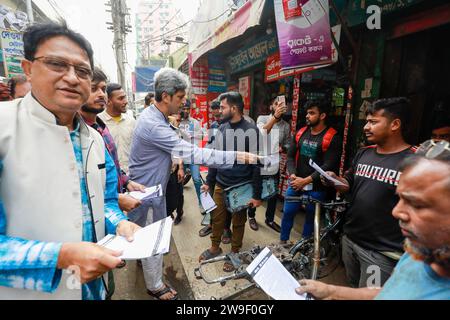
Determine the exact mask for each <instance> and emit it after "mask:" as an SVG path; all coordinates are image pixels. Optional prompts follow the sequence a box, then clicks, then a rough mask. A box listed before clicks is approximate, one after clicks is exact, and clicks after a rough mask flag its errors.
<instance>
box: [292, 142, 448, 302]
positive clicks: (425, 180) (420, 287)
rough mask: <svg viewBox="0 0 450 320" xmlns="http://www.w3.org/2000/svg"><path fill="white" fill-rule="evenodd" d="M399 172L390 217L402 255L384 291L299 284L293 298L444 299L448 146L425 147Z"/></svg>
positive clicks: (310, 283)
mask: <svg viewBox="0 0 450 320" xmlns="http://www.w3.org/2000/svg"><path fill="white" fill-rule="evenodd" d="M400 170H402V171H403V174H402V176H401V178H400V182H399V185H398V188H397V194H398V195H399V197H400V201H399V202H398V204H397V205H396V206H395V208H394V210H393V212H392V215H393V216H394V218H396V219H398V220H399V224H400V228H401V231H402V234H403V235H404V236H405V237H406V241H405V244H404V248H405V251H406V253H405V254H404V255H403V256H402V258H401V259H400V261H399V263H398V264H397V266H396V267H395V271H394V273H393V274H392V276H391V277H390V278H389V280H388V281H387V282H386V283H385V285H384V287H383V288H382V289H379V288H359V289H353V288H346V287H338V286H333V285H326V284H323V283H321V282H318V281H312V280H303V281H300V284H301V285H302V286H301V287H300V288H298V289H297V293H299V294H303V293H309V294H311V295H312V296H314V298H316V299H345V300H356V299H373V298H375V299H377V300H400V299H402V300H449V299H450V178H449V177H450V147H449V143H448V142H446V141H443V142H438V143H435V142H433V141H427V142H425V143H424V144H423V145H422V146H421V147H420V149H419V150H418V151H417V153H416V155H415V156H411V157H409V158H408V159H406V160H405V161H404V162H403V163H402V165H401V166H400Z"/></svg>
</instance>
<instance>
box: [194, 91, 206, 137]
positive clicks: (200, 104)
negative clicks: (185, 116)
mask: <svg viewBox="0 0 450 320" xmlns="http://www.w3.org/2000/svg"><path fill="white" fill-rule="evenodd" d="M191 117H192V118H194V119H196V120H198V121H199V122H200V125H201V127H202V128H203V130H204V132H206V130H207V129H208V96H207V95H206V94H196V95H195V96H193V98H192V105H191Z"/></svg>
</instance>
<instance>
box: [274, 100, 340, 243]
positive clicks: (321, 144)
mask: <svg viewBox="0 0 450 320" xmlns="http://www.w3.org/2000/svg"><path fill="white" fill-rule="evenodd" d="M329 110H330V104H329V102H327V101H323V100H322V101H320V100H316V101H314V100H310V101H308V102H307V103H306V104H305V111H306V127H303V128H302V129H300V130H299V131H298V132H297V134H296V135H295V136H294V137H293V139H291V140H292V141H291V144H290V147H289V150H288V153H287V172H288V174H289V187H288V189H287V191H286V196H302V195H306V196H311V197H313V198H314V199H317V200H321V201H323V200H325V198H326V192H327V188H325V187H324V186H323V185H322V183H321V182H320V175H319V174H318V173H317V172H316V171H315V170H314V169H313V168H312V167H311V166H310V165H309V161H310V160H313V161H314V162H315V163H317V164H318V165H319V166H320V167H322V168H323V169H324V170H327V171H337V169H338V167H339V159H340V152H341V141H342V139H341V138H340V137H339V135H338V132H337V131H336V130H335V129H334V128H332V127H331V126H329V125H328V124H327V121H328V115H329ZM300 210H301V203H299V202H297V203H296V202H285V203H284V210H283V218H282V220H281V234H280V242H281V244H285V243H287V241H288V240H289V237H290V234H291V230H292V227H293V225H294V218H295V215H296V214H297V213H298V212H299V211H300ZM305 211H306V215H305V223H304V225H303V232H302V236H303V238H308V237H310V236H311V235H312V234H313V231H314V204H312V203H311V204H309V205H308V206H306V209H305Z"/></svg>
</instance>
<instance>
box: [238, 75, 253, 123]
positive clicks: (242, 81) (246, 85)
mask: <svg viewBox="0 0 450 320" xmlns="http://www.w3.org/2000/svg"><path fill="white" fill-rule="evenodd" d="M251 85H252V78H251V77H250V76H247V77H242V78H239V93H240V94H241V95H242V98H243V99H244V114H245V115H247V116H248V115H250V104H251V97H252V95H251Z"/></svg>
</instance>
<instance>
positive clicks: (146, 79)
mask: <svg viewBox="0 0 450 320" xmlns="http://www.w3.org/2000/svg"><path fill="white" fill-rule="evenodd" d="M159 69H160V68H159V67H136V92H143V93H147V92H154V91H155V83H154V77H155V73H156V72H158V70H159Z"/></svg>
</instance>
